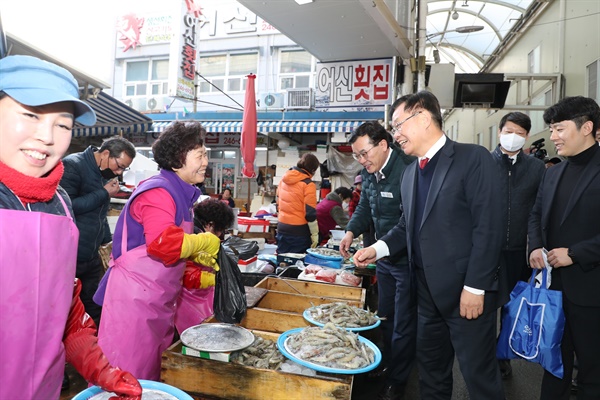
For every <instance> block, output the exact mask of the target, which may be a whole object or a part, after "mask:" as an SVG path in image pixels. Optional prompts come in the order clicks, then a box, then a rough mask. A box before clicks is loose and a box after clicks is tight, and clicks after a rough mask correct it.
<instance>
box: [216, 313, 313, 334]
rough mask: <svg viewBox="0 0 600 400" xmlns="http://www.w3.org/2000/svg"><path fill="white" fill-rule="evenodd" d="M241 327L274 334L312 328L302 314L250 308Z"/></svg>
mask: <svg viewBox="0 0 600 400" xmlns="http://www.w3.org/2000/svg"><path fill="white" fill-rule="evenodd" d="M206 322H219V321H217V320H216V319H215V318H214V316H213V317H210V318H209V319H208V320H207V321H206ZM239 325H240V326H243V327H244V328H246V329H250V330H260V331H266V332H274V333H283V332H285V331H289V330H290V329H294V328H301V327H305V326H312V325H311V324H310V323H309V322H307V321H306V320H305V319H304V317H303V316H302V314H298V313H290V312H286V311H279V310H269V309H266V308H249V309H248V310H246V316H245V317H244V319H243V320H242V322H240V324H239Z"/></svg>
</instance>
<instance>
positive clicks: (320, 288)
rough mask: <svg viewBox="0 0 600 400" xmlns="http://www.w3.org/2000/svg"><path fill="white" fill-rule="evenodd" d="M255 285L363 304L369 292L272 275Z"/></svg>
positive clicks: (275, 290) (276, 290) (271, 289)
mask: <svg viewBox="0 0 600 400" xmlns="http://www.w3.org/2000/svg"><path fill="white" fill-rule="evenodd" d="M254 286H255V287H258V288H264V289H267V290H269V291H274V292H285V293H295V294H299V295H309V296H317V297H329V298H336V299H346V300H352V301H358V302H360V303H361V305H364V304H365V299H366V292H367V291H366V290H365V289H363V288H359V287H353V286H344V285H334V284H330V283H319V282H309V281H302V280H298V279H285V278H279V277H272V276H269V277H266V278H264V279H263V280H262V281H260V282H258V283H257V284H256V285H254Z"/></svg>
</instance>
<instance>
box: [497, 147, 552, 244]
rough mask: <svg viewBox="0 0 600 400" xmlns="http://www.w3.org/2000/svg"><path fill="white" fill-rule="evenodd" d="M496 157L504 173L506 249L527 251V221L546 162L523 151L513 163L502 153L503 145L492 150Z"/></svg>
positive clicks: (501, 182)
mask: <svg viewBox="0 0 600 400" xmlns="http://www.w3.org/2000/svg"><path fill="white" fill-rule="evenodd" d="M492 156H493V157H494V161H496V164H497V165H498V166H499V168H500V170H501V171H502V173H501V177H502V180H501V181H500V182H498V184H499V185H501V187H502V193H503V194H504V195H505V196H506V197H505V198H504V199H503V201H504V207H503V210H505V211H504V224H505V225H504V228H505V229H506V233H505V235H504V238H503V239H504V243H503V244H502V249H503V250H511V251H513V250H525V248H526V246H527V221H528V219H529V213H530V212H531V209H532V208H533V204H534V203H535V198H536V195H537V191H538V188H539V186H540V182H541V180H542V176H543V175H544V171H545V170H546V168H545V166H544V162H543V161H542V160H540V159H539V158H536V157H533V156H530V155H527V154H524V153H523V152H522V151H520V152H518V153H517V161H516V162H515V163H514V164H513V163H512V161H511V160H510V158H508V155H505V154H504V153H502V150H500V146H498V147H496V148H495V149H494V151H492Z"/></svg>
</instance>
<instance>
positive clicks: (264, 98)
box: [258, 92, 283, 108]
mask: <svg viewBox="0 0 600 400" xmlns="http://www.w3.org/2000/svg"><path fill="white" fill-rule="evenodd" d="M258 108H283V93H275V92H265V93H260V94H259V96H258Z"/></svg>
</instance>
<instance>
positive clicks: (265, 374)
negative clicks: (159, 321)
mask: <svg viewBox="0 0 600 400" xmlns="http://www.w3.org/2000/svg"><path fill="white" fill-rule="evenodd" d="M253 333H254V334H255V335H259V336H262V337H263V338H265V339H270V340H273V341H277V338H278V337H279V335H278V334H276V333H269V332H260V331H253ZM161 367H162V371H161V381H162V382H164V383H166V384H169V385H171V386H175V387H177V388H179V389H181V390H183V391H185V392H187V393H188V394H190V395H191V396H193V397H195V398H197V399H227V400H265V399H286V400H295V399H297V400H304V399H340V400H349V399H350V397H351V393H352V383H353V380H354V376H353V375H338V374H323V373H319V375H318V376H314V377H313V376H304V375H298V374H291V373H285V372H280V371H272V370H268V369H262V368H253V367H246V366H243V365H238V364H234V363H228V362H221V361H215V360H206V359H202V358H196V357H191V356H185V355H183V354H181V341H178V342H177V343H175V344H173V345H172V346H171V347H169V348H168V349H167V350H166V351H165V352H164V353H163V354H162V364H161Z"/></svg>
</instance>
